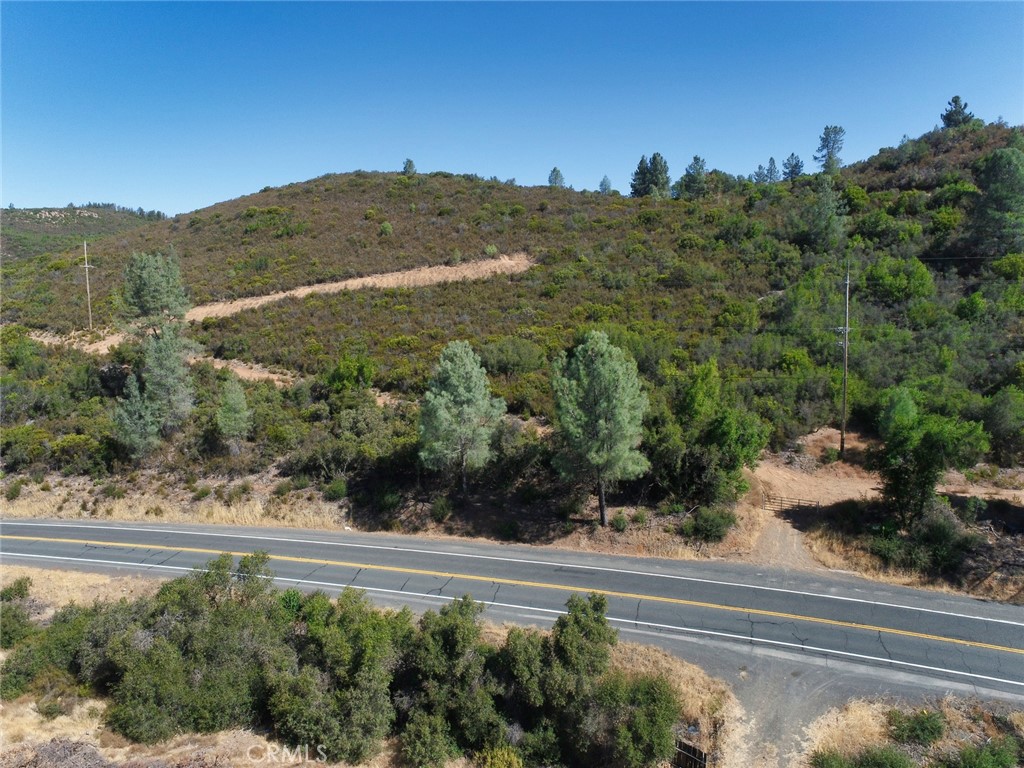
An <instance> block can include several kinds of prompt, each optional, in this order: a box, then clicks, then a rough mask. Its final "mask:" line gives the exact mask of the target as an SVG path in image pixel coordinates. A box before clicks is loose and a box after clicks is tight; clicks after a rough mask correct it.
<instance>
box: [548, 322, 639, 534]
mask: <svg viewBox="0 0 1024 768" xmlns="http://www.w3.org/2000/svg"><path fill="white" fill-rule="evenodd" d="M552 386H553V388H554V391H555V407H556V410H557V414H558V427H559V431H560V435H561V436H562V439H563V440H564V441H565V444H566V446H567V448H568V451H569V463H567V464H566V466H565V467H564V471H565V472H566V473H567V474H570V475H572V474H576V473H578V474H581V475H589V476H590V477H592V478H594V480H596V482H597V486H598V499H599V503H600V508H601V524H602V525H607V524H608V513H607V507H606V503H605V488H606V486H607V485H608V484H609V483H614V482H616V481H618V480H628V479H632V478H634V477H637V476H639V475H641V474H642V473H643V472H645V471H646V470H647V468H648V466H649V463H648V461H647V459H646V458H645V457H644V456H643V454H641V453H640V452H639V451H638V450H637V448H638V446H639V445H640V441H641V439H642V438H643V433H642V427H643V416H644V413H645V411H646V410H647V404H648V402H647V395H646V394H645V393H644V391H643V389H642V388H641V386H640V381H639V378H638V375H637V369H636V362H635V361H634V360H632V359H630V358H629V357H628V356H627V355H626V354H625V353H624V352H623V351H622V350H621V349H619V348H618V347H614V346H612V345H611V343H610V342H609V341H608V336H607V334H604V333H602V332H600V331H591V332H590V333H588V334H587V335H586V337H585V339H584V341H583V343H582V344H580V345H579V346H578V347H576V348H575V349H574V350H573V351H572V355H571V356H570V357H566V355H565V354H564V353H563V355H562V356H561V357H560V358H559V359H558V360H557V361H556V363H555V367H554V373H553V377H552Z"/></svg>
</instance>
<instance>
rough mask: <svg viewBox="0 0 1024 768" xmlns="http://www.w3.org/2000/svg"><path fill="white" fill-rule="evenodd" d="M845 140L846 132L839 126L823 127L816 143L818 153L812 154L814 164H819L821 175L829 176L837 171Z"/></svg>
mask: <svg viewBox="0 0 1024 768" xmlns="http://www.w3.org/2000/svg"><path fill="white" fill-rule="evenodd" d="M845 139H846V130H845V129H844V128H842V127H841V126H838V125H826V126H825V129H824V131H822V134H821V137H820V139H819V141H818V151H817V152H815V153H814V162H816V163H820V164H821V170H822V172H823V173H825V174H827V175H830V176H831V175H833V174H835V173H836V172H838V171H839V168H840V166H841V165H842V162H843V161H842V158H840V157H839V153H840V152H842V151H843V142H844V141H845Z"/></svg>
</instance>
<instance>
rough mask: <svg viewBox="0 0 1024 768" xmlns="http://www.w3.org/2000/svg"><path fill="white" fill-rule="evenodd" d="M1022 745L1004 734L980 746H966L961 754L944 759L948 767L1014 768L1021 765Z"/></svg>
mask: <svg viewBox="0 0 1024 768" xmlns="http://www.w3.org/2000/svg"><path fill="white" fill-rule="evenodd" d="M1019 756H1020V745H1019V744H1018V743H1017V740H1016V739H1014V738H1013V737H1012V736H1004V737H1003V738H1001V739H993V740H992V741H990V742H988V743H987V744H984V745H983V746H980V747H971V746H968V747H964V748H963V749H961V750H960V754H958V755H954V756H953V757H951V758H949V759H947V760H945V761H944V763H943V765H945V766H947V767H948V768H1013V766H1015V765H1019V763H1018V762H1017V758H1018V757H1019Z"/></svg>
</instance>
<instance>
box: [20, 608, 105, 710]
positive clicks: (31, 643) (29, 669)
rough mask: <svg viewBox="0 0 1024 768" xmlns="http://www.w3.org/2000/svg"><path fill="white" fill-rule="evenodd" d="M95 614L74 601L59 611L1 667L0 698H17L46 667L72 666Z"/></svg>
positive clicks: (62, 667)
mask: <svg viewBox="0 0 1024 768" xmlns="http://www.w3.org/2000/svg"><path fill="white" fill-rule="evenodd" d="M95 613H96V611H95V609H86V608H81V607H79V606H77V605H75V604H74V603H72V604H71V605H68V606H65V607H64V608H61V609H60V610H59V611H57V613H56V614H55V615H54V617H53V620H52V621H51V622H50V626H49V627H47V629H46V631H45V632H38V633H33V634H32V635H31V636H29V637H28V638H27V639H26V640H25V642H23V643H20V644H19V645H18V647H17V648H15V649H14V652H13V653H12V654H11V655H10V656H9V657H8V658H7V660H6V661H5V662H4V665H3V668H2V669H0V699H16V698H17V697H18V696H20V695H21V694H22V693H24V692H25V691H26V690H27V689H28V687H29V686H30V685H31V684H32V682H33V681H34V680H35V679H36V677H37V676H39V674H41V673H42V672H43V671H44V670H45V669H46V668H47V667H50V666H52V667H56V668H57V669H65V670H67V669H71V668H72V667H73V665H74V663H75V661H76V659H77V655H78V651H79V649H80V648H81V645H82V640H83V638H84V637H85V632H86V629H87V628H88V626H89V622H90V621H91V620H92V618H93V617H94V616H95Z"/></svg>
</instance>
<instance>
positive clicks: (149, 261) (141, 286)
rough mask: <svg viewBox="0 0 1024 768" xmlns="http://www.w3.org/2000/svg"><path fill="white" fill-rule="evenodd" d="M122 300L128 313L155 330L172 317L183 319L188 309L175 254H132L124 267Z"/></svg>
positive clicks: (145, 327) (132, 318)
mask: <svg viewBox="0 0 1024 768" xmlns="http://www.w3.org/2000/svg"><path fill="white" fill-rule="evenodd" d="M122 300H123V304H124V310H125V315H126V316H127V317H128V319H130V320H139V321H140V323H141V325H142V327H143V328H144V329H146V330H154V329H155V328H156V327H157V326H159V325H161V324H163V323H166V322H168V321H169V320H183V319H184V317H185V313H186V312H187V311H188V308H189V301H188V297H187V296H186V295H185V288H184V286H183V285H182V282H181V271H180V270H179V268H178V260H177V259H176V258H174V256H173V255H172V256H164V255H162V254H159V253H133V254H132V255H131V258H130V259H129V260H128V264H127V265H126V266H125V269H124V287H123V289H122Z"/></svg>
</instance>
